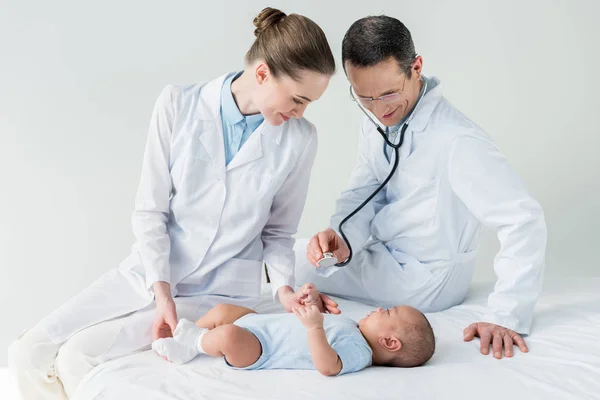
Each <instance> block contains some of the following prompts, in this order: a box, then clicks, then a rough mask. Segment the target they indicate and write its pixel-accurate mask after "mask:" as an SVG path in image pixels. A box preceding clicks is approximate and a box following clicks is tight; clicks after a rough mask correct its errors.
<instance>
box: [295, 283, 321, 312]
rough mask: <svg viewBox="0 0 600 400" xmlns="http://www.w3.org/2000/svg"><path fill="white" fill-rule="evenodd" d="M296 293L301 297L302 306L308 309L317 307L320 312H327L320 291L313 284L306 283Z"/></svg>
mask: <svg viewBox="0 0 600 400" xmlns="http://www.w3.org/2000/svg"><path fill="white" fill-rule="evenodd" d="M296 293H297V294H298V295H299V296H300V304H303V305H304V306H306V307H311V306H317V308H318V309H319V311H320V312H325V307H324V306H323V300H322V299H321V296H320V295H319V291H318V290H317V287H316V286H315V285H313V284H312V283H305V284H304V285H302V287H301V288H300V289H298V291H297V292H296Z"/></svg>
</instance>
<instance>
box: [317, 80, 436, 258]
mask: <svg viewBox="0 0 600 400" xmlns="http://www.w3.org/2000/svg"><path fill="white" fill-rule="evenodd" d="M423 81H424V88H423V93H425V92H426V91H427V80H426V79H424V80H423ZM350 95H351V96H352V98H353V100H354V101H356V104H357V105H358V108H360V109H361V111H362V112H363V113H364V114H365V115H366V116H367V118H369V120H370V121H371V122H372V123H373V125H375V127H376V128H377V132H379V134H380V135H381V137H383V140H384V141H385V144H386V145H388V146H390V147H391V148H392V149H394V165H393V166H392V170H391V171H390V173H389V174H388V176H387V178H385V180H384V181H383V182H382V183H381V185H379V186H378V187H377V189H375V191H374V192H373V193H371V195H369V197H367V198H366V199H365V200H364V201H363V202H362V203H361V204H360V205H359V206H358V207H356V209H355V210H354V211H352V212H351V213H350V214H348V215H347V216H346V218H344V219H343V220H342V221H341V222H340V224H339V226H338V230H339V232H340V235H341V236H342V239H344V242H346V245H347V246H348V250H350V255H349V256H348V258H347V259H346V260H345V261H342V262H338V259H337V258H335V257H334V255H333V253H329V252H328V253H324V254H323V258H321V259H320V260H319V261H317V263H318V264H319V267H320V268H323V267H331V266H334V265H335V266H336V267H345V266H346V265H348V264H349V263H350V261H352V255H353V253H352V246H351V245H350V241H349V240H348V238H347V237H346V234H344V230H343V229H342V226H343V225H344V224H345V223H346V222H347V221H348V220H349V219H350V218H352V217H354V216H355V215H356V214H357V213H358V212H359V211H360V210H362V209H363V207H364V206H366V205H367V204H368V203H369V202H370V201H371V200H373V197H375V196H377V194H378V193H379V192H381V190H382V189H383V188H384V187H385V185H387V183H388V182H389V181H390V179H392V176H393V175H394V173H395V172H396V169H398V163H399V161H400V147H401V146H402V143H404V134H405V133H406V129H408V124H409V123H410V121H411V120H412V118H413V116H414V114H415V110H416V109H417V107H418V105H419V103H420V102H421V100H422V99H423V97H424V95H423V96H420V97H419V99H418V100H417V104H415V106H414V107H413V109H412V111H411V112H410V115H409V117H408V118H407V119H406V121H405V122H404V124H402V128H401V129H400V139H399V140H398V143H397V144H394V143H393V142H392V141H391V140H390V139H389V138H388V135H387V134H386V133H385V131H384V130H383V128H382V127H381V126H380V125H379V124H378V123H377V122H376V121H375V119H373V117H372V116H371V114H370V113H369V112H368V111H367V110H365V108H364V107H363V106H362V105H361V104H360V101H358V99H357V98H356V96H355V95H354V92H353V90H352V86H350ZM394 137H395V135H394Z"/></svg>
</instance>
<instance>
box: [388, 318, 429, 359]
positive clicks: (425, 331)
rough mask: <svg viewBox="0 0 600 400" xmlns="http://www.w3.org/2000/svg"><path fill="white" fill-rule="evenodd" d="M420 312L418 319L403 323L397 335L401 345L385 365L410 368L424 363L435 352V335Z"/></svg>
mask: <svg viewBox="0 0 600 400" xmlns="http://www.w3.org/2000/svg"><path fill="white" fill-rule="evenodd" d="M419 314H421V318H420V319H419V321H417V322H414V323H408V324H404V325H403V326H402V327H400V328H399V332H398V335H399V337H400V338H402V339H401V340H402V347H401V348H400V351H398V352H397V353H396V355H394V358H392V359H391V360H390V361H389V362H388V363H386V365H387V366H388V367H402V368H411V367H419V366H421V365H423V364H425V363H426V362H427V361H429V359H430V358H431V357H432V356H433V353H434V352H435V335H434V334H433V329H432V328H431V324H430V323H429V320H428V319H427V317H426V316H425V315H424V314H423V313H421V312H419Z"/></svg>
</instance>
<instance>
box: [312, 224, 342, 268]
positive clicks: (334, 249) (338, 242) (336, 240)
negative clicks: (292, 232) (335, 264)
mask: <svg viewBox="0 0 600 400" xmlns="http://www.w3.org/2000/svg"><path fill="white" fill-rule="evenodd" d="M327 252H330V253H333V256H334V257H335V258H337V259H338V261H339V262H342V261H345V260H347V259H348V257H350V249H349V248H348V246H347V245H346V242H345V241H344V239H342V238H341V237H340V236H339V235H338V234H337V233H336V232H335V231H334V230H333V229H331V228H328V229H325V230H324V231H323V232H319V233H317V234H316V235H315V236H313V237H312V239H310V242H309V243H308V247H307V248H306V258H307V259H308V261H310V263H311V264H312V265H314V266H315V267H317V268H318V267H319V264H318V263H317V262H318V261H319V260H320V259H321V258H323V253H327Z"/></svg>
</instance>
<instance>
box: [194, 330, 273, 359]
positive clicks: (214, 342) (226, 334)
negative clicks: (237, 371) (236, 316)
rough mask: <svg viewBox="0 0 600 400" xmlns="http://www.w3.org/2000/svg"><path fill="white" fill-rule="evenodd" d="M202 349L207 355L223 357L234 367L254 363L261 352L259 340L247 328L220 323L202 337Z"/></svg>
mask: <svg viewBox="0 0 600 400" xmlns="http://www.w3.org/2000/svg"><path fill="white" fill-rule="evenodd" d="M201 346H202V350H204V352H205V353H206V354H208V355H209V356H213V357H225V360H226V361H227V362H228V363H229V364H231V365H232V366H234V367H237V368H244V367H248V366H250V365H252V364H254V363H255V362H256V361H257V360H258V359H259V357H260V355H261V354H262V348H261V345H260V342H259V341H258V339H257V338H256V336H254V334H252V333H251V332H250V331H249V330H247V329H244V328H241V327H239V326H237V325H232V324H227V325H221V326H218V327H216V328H214V329H211V330H210V331H208V332H206V333H205V334H204V336H203V337H202V342H201Z"/></svg>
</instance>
